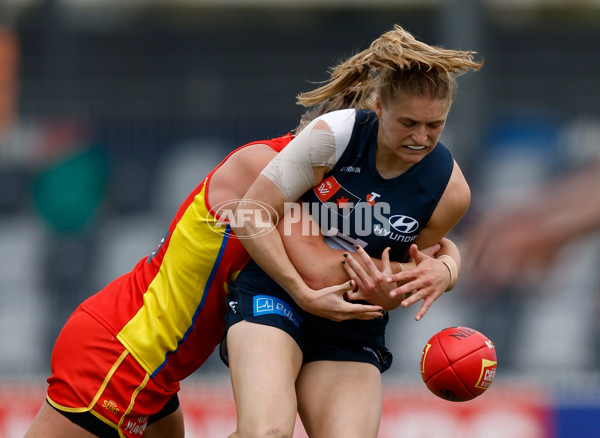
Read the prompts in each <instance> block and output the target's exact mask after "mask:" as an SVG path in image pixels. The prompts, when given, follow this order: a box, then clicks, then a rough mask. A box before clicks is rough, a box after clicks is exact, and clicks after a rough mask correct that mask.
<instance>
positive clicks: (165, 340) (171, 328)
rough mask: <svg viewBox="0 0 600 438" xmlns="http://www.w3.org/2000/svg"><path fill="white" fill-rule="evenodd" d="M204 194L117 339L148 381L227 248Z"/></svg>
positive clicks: (185, 326) (187, 324) (180, 334)
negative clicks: (144, 371)
mask: <svg viewBox="0 0 600 438" xmlns="http://www.w3.org/2000/svg"><path fill="white" fill-rule="evenodd" d="M205 189H206V187H203V188H202V190H201V191H200V193H198V194H197V195H196V196H195V198H194V200H193V202H192V203H191V204H190V205H189V207H188V208H187V210H186V211H185V213H184V214H183V216H182V217H181V219H180V221H179V222H178V223H177V225H176V227H175V229H174V230H173V233H172V235H171V240H170V242H169V246H168V248H167V250H166V252H165V254H164V258H163V260H162V264H161V266H160V269H159V271H158V273H157V275H156V277H155V278H154V280H153V281H152V283H150V285H149V287H148V290H147V291H146V293H145V294H144V296H143V306H142V307H141V308H140V309H139V311H138V312H137V314H136V315H135V316H134V317H133V318H132V319H131V320H130V321H129V322H128V323H127V325H125V327H123V329H122V330H121V332H120V333H119V334H118V335H117V338H118V339H119V341H121V343H123V345H124V346H125V347H126V348H127V350H129V351H130V352H131V354H132V355H133V356H134V357H135V359H136V360H137V361H138V363H140V365H142V366H143V367H144V369H145V370H146V371H147V372H148V373H149V374H151V375H152V374H153V373H154V372H155V371H157V370H158V369H160V368H161V367H162V366H163V365H164V363H165V361H166V358H167V354H168V353H170V352H173V351H175V350H176V349H177V346H178V343H179V342H180V341H181V340H182V339H183V338H184V337H185V335H186V333H187V332H188V330H189V329H190V328H191V327H192V323H193V321H194V318H195V317H196V316H197V312H199V311H200V309H201V306H202V304H203V300H204V298H205V296H204V294H206V293H207V290H208V287H207V286H209V281H210V279H211V277H210V274H211V272H212V271H213V268H216V266H217V265H218V263H219V257H220V254H221V249H222V248H223V247H224V245H225V244H226V243H227V236H224V234H220V233H218V232H217V231H215V229H214V228H213V227H215V226H217V227H218V225H215V224H216V220H215V219H214V217H213V216H212V215H211V214H209V212H208V209H207V207H206V205H205V203H204V193H205ZM209 223H210V224H211V225H212V227H211V226H210V225H209Z"/></svg>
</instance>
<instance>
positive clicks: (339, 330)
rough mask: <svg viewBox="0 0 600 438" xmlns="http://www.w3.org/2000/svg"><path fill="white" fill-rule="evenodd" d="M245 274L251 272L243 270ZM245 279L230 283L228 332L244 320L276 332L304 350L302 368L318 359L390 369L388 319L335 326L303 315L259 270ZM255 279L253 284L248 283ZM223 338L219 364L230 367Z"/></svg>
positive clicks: (385, 316) (359, 321)
mask: <svg viewBox="0 0 600 438" xmlns="http://www.w3.org/2000/svg"><path fill="white" fill-rule="evenodd" d="M245 269H247V268H245ZM260 274H261V275H258V273H257V272H256V270H255V269H252V275H244V271H242V273H241V274H240V276H239V277H238V279H237V280H236V281H235V282H233V283H232V284H230V288H229V295H228V298H227V313H226V316H225V325H226V330H227V329H229V327H231V326H232V325H233V324H236V323H238V322H240V321H243V320H246V321H249V322H253V323H256V324H263V325H269V326H272V327H277V328H279V329H281V330H283V331H284V332H286V333H288V334H289V335H290V336H291V337H292V338H294V340H295V341H296V343H297V344H298V345H299V346H300V349H301V350H302V353H303V356H304V363H307V362H313V361H317V360H335V361H352V362H366V363H371V364H373V365H374V366H376V367H377V368H378V369H379V371H380V372H382V373H383V372H384V371H386V370H387V369H388V368H389V367H390V366H391V364H392V353H390V351H389V350H388V349H387V348H385V326H386V325H387V322H388V319H389V316H388V314H387V312H386V313H385V314H384V317H383V318H380V319H373V320H369V321H361V320H349V321H341V322H335V321H331V320H329V319H326V318H320V317H318V316H314V315H312V314H310V313H307V312H305V311H303V310H302V309H301V308H300V307H299V306H298V305H296V303H295V302H294V300H293V299H292V298H291V297H290V296H289V295H288V294H287V293H286V292H285V291H284V290H283V289H282V288H281V287H279V285H277V283H275V282H274V281H273V280H271V278H270V277H268V276H267V275H266V274H265V273H263V272H262V271H260ZM248 280H251V281H248ZM225 340H226V339H225V338H224V339H223V341H222V342H221V359H222V360H223V362H224V363H225V364H228V359H227V349H226V342H225Z"/></svg>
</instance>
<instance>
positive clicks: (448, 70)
mask: <svg viewBox="0 0 600 438" xmlns="http://www.w3.org/2000/svg"><path fill="white" fill-rule="evenodd" d="M474 54H475V52H472V51H460V50H447V49H443V48H441V47H435V46H430V45H428V44H425V43H423V42H420V41H417V40H416V39H415V38H414V37H413V36H412V35H411V34H410V33H409V32H407V31H405V30H404V29H402V27H400V26H398V25H395V26H394V29H393V30H391V31H389V32H386V33H384V34H383V35H382V36H381V37H379V38H377V39H376V40H375V41H373V42H372V43H371V46H370V47H369V48H368V49H366V50H363V51H362V52H359V53H357V54H356V55H354V56H352V57H350V58H348V59H347V60H345V61H343V62H342V63H340V64H339V65H337V66H336V67H335V68H333V69H331V70H330V72H331V75H330V78H329V79H328V80H327V81H325V83H324V85H322V86H320V87H318V88H316V89H314V90H312V91H307V92H305V93H300V94H299V95H298V96H297V103H298V104H299V105H302V106H304V107H308V108H310V109H309V110H308V111H307V112H306V113H305V114H304V115H303V116H302V120H301V122H300V126H299V127H298V129H297V131H300V130H301V129H302V128H303V127H304V126H306V123H308V122H310V120H312V119H314V118H315V117H317V116H318V115H321V114H324V113H327V112H330V111H334V110H338V109H344V108H366V109H372V108H373V105H374V102H375V97H376V96H379V98H380V99H381V103H382V104H383V105H384V106H385V105H386V104H389V103H390V102H391V101H392V100H393V99H395V98H397V97H398V96H399V95H400V94H407V95H411V96H419V97H430V98H434V99H448V100H449V101H450V102H452V100H453V99H454V96H455V94H456V87H457V85H456V79H455V78H456V76H458V75H461V74H463V73H466V72H467V71H468V70H474V71H475V70H479V69H480V68H481V66H482V65H483V62H477V61H474V59H473V55H474Z"/></svg>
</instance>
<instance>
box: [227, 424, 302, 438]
mask: <svg viewBox="0 0 600 438" xmlns="http://www.w3.org/2000/svg"><path fill="white" fill-rule="evenodd" d="M293 432H294V428H293V426H292V427H285V426H282V425H273V424H270V425H266V424H258V423H257V424H253V425H251V426H250V425H248V426H246V427H238V430H237V431H236V433H235V434H233V435H231V436H232V437H236V438H291V436H292V435H293Z"/></svg>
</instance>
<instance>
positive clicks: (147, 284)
mask: <svg viewBox="0 0 600 438" xmlns="http://www.w3.org/2000/svg"><path fill="white" fill-rule="evenodd" d="M292 138H293V137H292V136H291V135H290V134H288V135H286V136H284V137H279V138H275V139H272V140H264V141H259V142H253V143H249V144H247V145H244V146H242V148H244V147H248V146H251V145H252V144H267V145H269V146H270V147H271V148H273V149H274V150H275V151H277V152H279V151H281V149H283V147H285V146H286V145H287V144H288V143H289V142H290V141H291V139H292ZM240 149H241V148H240ZM234 152H235V151H234ZM234 152H232V154H233V153H234ZM229 156H231V154H229V155H228V156H227V157H226V158H225V160H227V159H228V158H229ZM225 160H223V162H225ZM223 162H222V163H221V164H223ZM221 164H219V166H220V165H221ZM219 166H217V167H216V168H215V169H214V170H213V171H212V172H211V173H209V174H208V176H207V177H206V178H205V179H204V181H203V182H202V183H200V184H199V185H198V186H197V187H196V188H195V189H194V191H192V193H190V194H189V196H188V197H187V199H186V200H185V202H183V204H182V205H181V206H180V207H179V210H178V211H177V214H176V215H175V217H174V219H173V221H172V222H171V224H170V226H169V230H168V233H167V235H166V236H165V237H164V238H163V239H162V241H161V242H160V245H159V246H158V247H157V248H156V249H155V250H154V252H153V253H152V254H150V255H149V256H148V257H145V258H143V259H142V260H140V261H139V262H138V263H137V264H136V265H135V267H134V268H133V270H132V271H131V272H129V273H127V274H125V275H123V276H121V277H119V278H117V279H116V280H114V281H113V282H111V283H110V284H109V285H107V286H106V287H105V288H104V289H103V290H101V291H100V292H98V293H97V294H95V295H93V296H92V297H90V298H89V299H87V300H86V301H85V302H84V303H83V304H82V305H81V308H82V310H84V311H85V312H87V313H89V314H90V315H91V316H92V317H94V318H95V319H96V320H98V321H99V322H100V323H101V324H103V325H104V326H105V327H106V328H107V329H108V330H110V331H111V332H112V333H113V335H114V336H115V337H116V338H117V339H118V340H119V341H120V342H121V343H122V344H123V345H124V346H125V348H126V349H127V350H128V351H129V352H130V353H131V354H132V355H133V357H135V359H136V360H137V361H138V362H139V364H140V365H141V366H142V367H143V368H144V369H145V370H146V372H148V374H149V375H150V376H151V377H152V378H153V379H155V381H156V382H157V383H158V384H160V385H162V386H163V387H165V388H169V389H171V388H173V387H174V385H178V382H179V381H180V380H182V379H184V378H185V377H187V376H189V375H190V374H191V373H193V372H194V371H195V370H196V369H198V367H200V365H202V363H203V362H204V361H205V360H206V359H207V358H208V356H210V354H211V353H212V352H213V350H214V348H215V346H216V345H218V343H219V342H220V341H221V338H222V336H223V331H224V326H225V324H224V315H225V296H226V294H227V285H228V283H229V282H230V281H232V280H233V279H234V278H235V276H236V275H237V273H238V272H239V271H240V269H241V268H242V267H243V266H244V265H245V264H246V263H247V262H248V260H249V255H248V253H247V252H246V250H245V249H244V247H243V245H242V244H241V243H240V241H239V240H238V239H236V238H235V236H233V237H232V236H231V235H230V233H229V231H230V230H229V229H227V230H226V231H227V232H225V233H218V232H216V231H215V229H214V228H215V227H216V226H218V224H217V218H215V216H213V214H212V213H211V206H210V205H209V203H208V186H209V183H210V181H211V177H212V175H213V174H214V172H215V171H216V169H218V167H219ZM227 228H229V227H228V226H227Z"/></svg>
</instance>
